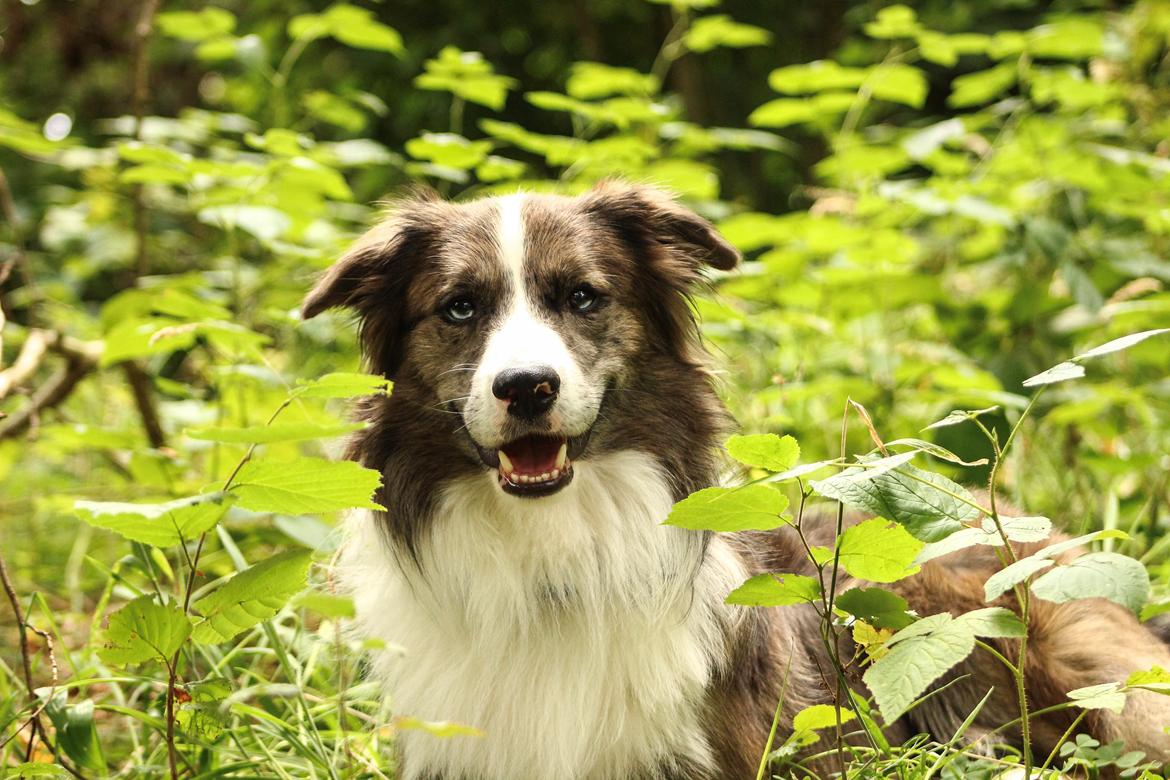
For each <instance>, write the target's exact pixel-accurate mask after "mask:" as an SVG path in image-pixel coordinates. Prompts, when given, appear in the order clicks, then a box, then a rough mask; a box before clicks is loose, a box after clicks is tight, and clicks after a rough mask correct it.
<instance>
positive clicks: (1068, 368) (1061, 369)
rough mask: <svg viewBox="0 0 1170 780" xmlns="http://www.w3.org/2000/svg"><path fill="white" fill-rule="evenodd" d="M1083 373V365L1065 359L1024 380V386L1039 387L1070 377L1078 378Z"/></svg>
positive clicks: (1065, 380)
mask: <svg viewBox="0 0 1170 780" xmlns="http://www.w3.org/2000/svg"><path fill="white" fill-rule="evenodd" d="M1084 375H1085V367H1084V366H1082V365H1080V364H1079V363H1073V362H1071V361H1067V360H1066V361H1065V362H1063V363H1060V364H1058V365H1055V366H1053V367H1052V368H1050V369H1048V370H1047V371H1041V372H1040V373H1039V374H1036V376H1032V377H1028V378H1027V379H1025V380H1024V382H1023V385H1024V387H1039V386H1040V385H1054V384H1056V383H1057V382H1067V381H1068V380H1070V379H1080V378H1081V377H1083V376H1084Z"/></svg>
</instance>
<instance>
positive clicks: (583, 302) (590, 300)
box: [569, 284, 597, 311]
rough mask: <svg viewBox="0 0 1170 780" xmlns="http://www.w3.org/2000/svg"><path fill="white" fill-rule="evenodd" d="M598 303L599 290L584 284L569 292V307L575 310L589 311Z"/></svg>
mask: <svg viewBox="0 0 1170 780" xmlns="http://www.w3.org/2000/svg"><path fill="white" fill-rule="evenodd" d="M596 305H597V291H596V290H594V289H593V288H592V287H590V286H589V285H587V284H583V285H581V286H580V287H578V288H577V289H575V290H573V292H571V293H569V307H570V308H572V309H573V311H589V310H590V309H592V308H593V307H594V306H596Z"/></svg>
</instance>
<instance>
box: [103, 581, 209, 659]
mask: <svg viewBox="0 0 1170 780" xmlns="http://www.w3.org/2000/svg"><path fill="white" fill-rule="evenodd" d="M190 635H191V619H190V618H188V617H187V615H186V614H184V612H183V610H182V609H181V608H180V607H179V606H178V605H176V604H159V603H158V602H157V601H155V600H154V596H149V595H148V596H139V597H138V598H136V599H134V600H133V601H131V602H130V603H129V604H127V605H126V606H124V607H122V608H121V609H120V610H118V611H117V612H115V613H114V614H112V615H110V620H109V624H108V626H107V628H106V630H105V633H104V634H103V636H102V647H101V648H100V649H99V650H98V656H99V657H100V658H101V659H102V660H103V661H105V662H106V663H108V664H115V665H118V666H125V665H127V664H137V663H143V662H145V661H151V660H155V661H162V662H164V663H170V660H171V656H173V655H174V654H175V653H176V652H178V650H179V648H180V647H181V646H182V644H183V642H184V641H186V639H187V637H188V636H190Z"/></svg>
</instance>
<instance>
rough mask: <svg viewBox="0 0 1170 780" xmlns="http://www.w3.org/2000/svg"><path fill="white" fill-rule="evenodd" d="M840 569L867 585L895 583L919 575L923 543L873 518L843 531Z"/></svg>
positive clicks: (899, 528)
mask: <svg viewBox="0 0 1170 780" xmlns="http://www.w3.org/2000/svg"><path fill="white" fill-rule="evenodd" d="M838 545H839V548H840V559H841V566H842V567H843V568H844V569H845V571H847V572H849V574H850V575H852V576H854V577H857V578H858V579H861V580H868V581H870V582H896V581H898V580H900V579H903V578H905V577H909V576H910V575H911V574H914V573H915V572H917V571H918V566H916V565H915V564H914V558H915V556H917V555H918V552H919V551H920V550H921V549H922V542H921V541H919V540H918V539H915V538H914V537H913V536H911V535H910V534H909V533H907V532H906V529H905V528H903V527H902V526H900V525H897V524H896V523H892V522H890V521H889V520H885V519H883V518H880V517H874V518H871V519H869V520H866V521H864V522H862V523H858V524H857V525H855V526H852V527H851V528H846V529H845V531H844V532H843V533H842V534H841V538H840V540H839V542H838Z"/></svg>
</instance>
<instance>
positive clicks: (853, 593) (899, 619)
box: [833, 588, 914, 629]
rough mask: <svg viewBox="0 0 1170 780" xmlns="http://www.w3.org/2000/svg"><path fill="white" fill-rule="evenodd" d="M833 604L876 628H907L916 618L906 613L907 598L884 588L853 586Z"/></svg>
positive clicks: (907, 606)
mask: <svg viewBox="0 0 1170 780" xmlns="http://www.w3.org/2000/svg"><path fill="white" fill-rule="evenodd" d="M833 605H834V606H835V607H837V608H838V609H841V610H844V611H845V612H848V613H849V614H850V615H853V616H854V617H855V618H858V619H859V620H864V621H865V622H866V623H869V624H870V625H872V626H873V627H875V628H893V629H899V628H905V627H906V626H908V625H909V624H910V623H912V622H913V620H914V619H913V618H912V617H910V616H909V615H907V614H906V610H907V609H908V608H909V605H908V604H907V603H906V599H904V598H902V597H901V596H899V595H898V594H897V593H891V592H890V591H888V590H883V589H882V588H851V589H849V590H847V591H845V592H844V593H842V594H841V595H840V596H838V597H837V598H836V600H835V601H834V602H833Z"/></svg>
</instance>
